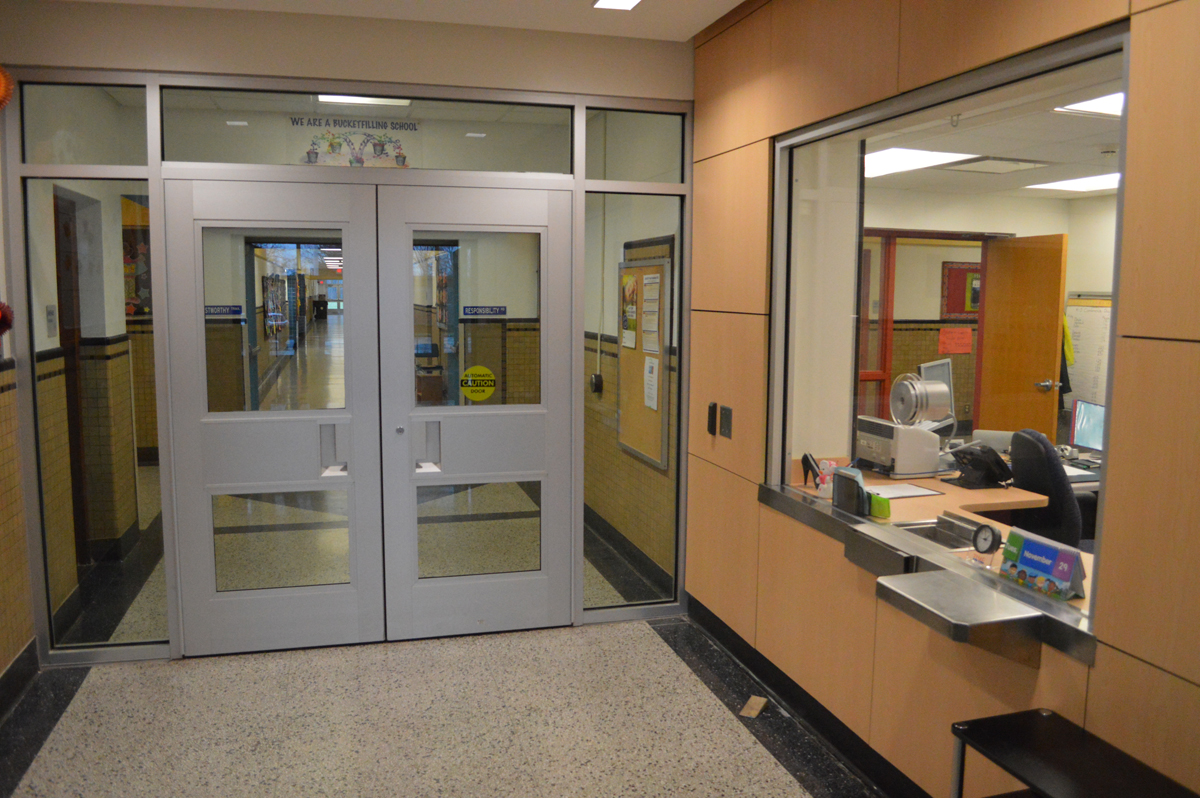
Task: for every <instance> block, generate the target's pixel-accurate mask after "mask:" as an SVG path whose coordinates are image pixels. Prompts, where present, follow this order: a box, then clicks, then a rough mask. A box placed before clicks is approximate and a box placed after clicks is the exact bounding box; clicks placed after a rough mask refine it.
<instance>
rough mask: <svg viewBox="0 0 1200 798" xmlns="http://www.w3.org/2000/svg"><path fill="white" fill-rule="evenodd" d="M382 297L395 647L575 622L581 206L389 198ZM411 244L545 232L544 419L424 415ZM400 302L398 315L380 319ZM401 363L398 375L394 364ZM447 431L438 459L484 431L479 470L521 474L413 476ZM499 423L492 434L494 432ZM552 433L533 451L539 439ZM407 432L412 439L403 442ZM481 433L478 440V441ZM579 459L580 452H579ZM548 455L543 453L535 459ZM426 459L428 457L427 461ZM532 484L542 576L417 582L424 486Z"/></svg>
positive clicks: (494, 196)
mask: <svg viewBox="0 0 1200 798" xmlns="http://www.w3.org/2000/svg"><path fill="white" fill-rule="evenodd" d="M379 220H380V221H379V232H380V241H379V250H380V258H379V280H380V282H379V286H380V291H379V296H380V319H381V322H380V334H381V338H382V340H385V341H388V342H389V346H391V347H393V348H394V350H395V351H397V352H400V353H401V354H400V355H399V356H398V357H399V359H398V360H397V361H391V362H388V361H385V360H383V358H384V357H386V355H387V353H386V349H381V352H380V355H381V361H380V375H381V376H380V388H381V395H382V408H381V409H382V427H383V431H384V432H383V462H384V467H383V476H384V483H383V484H384V528H385V542H384V561H385V570H386V572H387V575H388V576H387V586H386V602H387V637H388V639H389V640H402V639H412V638H420V637H435V636H443V635H455V634H472V633H479V632H497V631H506V630H513V629H528V628H535V627H546V626H565V625H569V624H570V623H571V622H572V615H573V613H572V581H573V572H574V570H575V568H574V559H575V557H576V554H577V552H576V550H575V549H576V540H575V538H576V534H575V532H576V530H575V528H574V525H573V522H572V519H573V513H572V507H573V504H572V502H573V499H574V493H573V485H572V482H573V474H572V467H571V466H572V454H573V451H574V446H575V445H576V443H575V442H574V441H573V440H572V429H573V425H572V406H571V402H572V397H573V390H572V388H573V380H572V363H573V359H572V351H571V341H572V340H573V339H572V335H571V329H572V328H571V321H572V306H573V298H572V297H573V295H572V289H573V280H572V270H573V262H572V192H570V191H558V190H550V189H524V188H513V189H497V188H448V187H440V188H439V187H425V186H380V188H379ZM414 231H421V232H425V231H429V232H438V231H447V232H449V231H495V232H535V231H536V232H540V233H541V250H542V263H541V266H540V276H541V280H540V285H539V290H540V292H541V296H540V308H541V324H540V327H541V336H542V337H541V399H542V402H541V404H540V405H510V406H483V407H421V408H418V407H416V388H415V384H414V381H415V374H414V371H415V370H414V367H413V360H412V354H411V353H412V352H413V351H414V346H415V340H414V330H413V319H412V294H413V279H412V240H413V232H414ZM386 300H394V302H395V303H396V304H398V305H399V307H400V308H401V309H402V312H400V313H395V312H392V311H391V310H390V309H388V308H385V307H384V306H383V303H384V302H385V301H386ZM396 362H398V363H399V364H400V365H399V367H394V366H393V363H396ZM431 421H438V422H441V423H442V428H441V435H442V450H443V452H445V451H446V450H447V448H453V445H454V436H455V435H456V434H463V435H465V434H467V432H466V431H465V430H463V429H461V428H460V429H459V430H458V433H456V432H455V428H456V425H464V424H465V425H470V426H473V427H475V430H476V434H478V437H477V438H475V439H474V440H479V441H480V442H481V443H482V444H483V445H482V446H480V447H479V449H480V450H479V452H478V453H477V454H478V459H477V461H476V463H477V464H479V463H486V462H488V461H491V462H493V463H496V462H498V461H500V460H503V459H504V458H506V457H508V458H511V459H512V460H516V461H517V462H516V463H514V464H513V465H515V466H516V467H514V468H505V467H496V468H492V469H490V470H487V469H482V468H477V469H476V470H472V466H471V465H468V464H464V463H446V462H445V461H444V460H443V466H444V470H443V472H441V473H437V474H425V473H423V474H420V475H418V474H416V473H415V468H414V465H415V462H416V456H415V455H416V454H419V453H421V452H418V449H421V445H422V443H423V441H422V436H421V434H420V431H421V430H422V429H423V427H424V425H425V424H426V423H427V422H431ZM489 422H490V423H489ZM539 425H541V427H540V429H541V430H542V431H543V433H544V434H543V436H542V440H541V441H538V440H537V437H538V436H537V432H536V431H537V430H538V429H539ZM399 428H403V429H404V430H405V431H404V432H403V433H399V432H397V430H398V429H399ZM479 433H482V434H479ZM579 445H582V443H580V444H579ZM539 446H541V451H536V449H537V448H538V447H539ZM421 451H423V449H422V450H421ZM524 480H537V481H539V482H540V483H541V485H542V490H541V504H542V506H541V530H542V534H541V543H542V548H541V568H540V570H538V571H527V572H514V573H501V574H483V575H472V576H458V577H440V578H431V579H419V578H418V576H417V556H416V552H417V523H416V521H417V503H416V488H417V486H418V485H446V484H464V483H473V484H474V483H490V482H511V481H524Z"/></svg>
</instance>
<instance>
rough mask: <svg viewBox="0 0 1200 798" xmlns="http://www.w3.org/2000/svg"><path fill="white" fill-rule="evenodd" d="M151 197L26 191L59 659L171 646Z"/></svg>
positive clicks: (129, 185)
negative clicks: (106, 649)
mask: <svg viewBox="0 0 1200 798" xmlns="http://www.w3.org/2000/svg"><path fill="white" fill-rule="evenodd" d="M148 193H149V190H148V185H147V183H146V182H145V181H142V180H48V179H47V180H42V179H39V180H27V181H26V182H25V198H26V241H27V246H28V259H29V260H28V264H29V266H28V268H29V313H28V316H27V318H28V320H29V324H30V328H31V332H32V340H33V347H34V353H35V357H34V360H35V370H36V380H35V381H34V386H35V397H36V414H37V428H36V432H37V447H38V481H39V487H40V494H41V501H42V521H43V543H44V548H45V560H46V585H47V591H48V596H47V600H48V602H49V608H50V614H51V632H52V635H53V638H54V643H55V645H57V646H71V645H95V644H103V643H144V642H154V641H160V640H165V639H166V637H167V605H166V598H167V590H166V580H165V576H164V571H163V564H162V553H163V541H162V513H161V502H160V497H159V470H158V469H159V467H158V418H157V405H156V398H155V395H156V394H155V385H156V382H155V368H154V335H155V313H154V310H155V302H154V299H155V298H154V297H153V295H152V292H151V283H150V276H151V268H152V265H153V264H154V253H155V250H154V248H153V247H152V246H151V244H152V242H151V240H150V234H149V229H150V224H149V198H148V196H147V195H148Z"/></svg>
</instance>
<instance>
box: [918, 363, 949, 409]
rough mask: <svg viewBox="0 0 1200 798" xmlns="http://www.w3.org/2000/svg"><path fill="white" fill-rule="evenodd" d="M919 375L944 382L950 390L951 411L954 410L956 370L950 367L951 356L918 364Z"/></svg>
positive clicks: (925, 378) (922, 377)
mask: <svg viewBox="0 0 1200 798" xmlns="http://www.w3.org/2000/svg"><path fill="white" fill-rule="evenodd" d="M917 376H918V377H920V378H921V379H923V380H931V381H934V382H940V383H944V384H945V386H946V387H947V388H948V389H949V390H950V412H951V413H953V412H954V370H953V369H952V368H951V367H950V358H948V357H947V358H943V359H942V360H931V361H930V362H928V363H922V364H921V365H919V366H917Z"/></svg>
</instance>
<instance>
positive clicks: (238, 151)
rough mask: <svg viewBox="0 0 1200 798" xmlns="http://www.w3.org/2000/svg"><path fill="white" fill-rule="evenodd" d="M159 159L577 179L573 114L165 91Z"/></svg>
mask: <svg viewBox="0 0 1200 798" xmlns="http://www.w3.org/2000/svg"><path fill="white" fill-rule="evenodd" d="M162 102H163V111H162V113H163V148H164V149H163V159H164V160H167V161H198V162H203V163H254V164H300V165H308V166H363V167H367V166H370V167H383V168H390V169H459V170H472V171H482V172H539V173H550V174H571V117H572V113H571V109H570V108H567V107H558V106H543V105H512V104H504V103H488V102H454V101H446V100H425V99H420V98H404V97H360V96H346V95H327V94H303V93H296V92H257V91H230V90H214V89H170V88H169V89H164V90H163V93H162Z"/></svg>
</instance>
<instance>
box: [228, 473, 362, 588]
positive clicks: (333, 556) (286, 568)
mask: <svg viewBox="0 0 1200 798" xmlns="http://www.w3.org/2000/svg"><path fill="white" fill-rule="evenodd" d="M212 512H213V549H214V555H215V559H216V578H217V591H218V592H220V591H226V590H260V589H265V588H274V587H303V586H305V585H340V584H347V583H349V581H350V521H349V512H350V511H349V506H348V501H347V493H346V491H344V490H325V491H321V490H310V491H297V492H294V493H251V494H243V495H238V496H230V495H218V496H213V497H212Z"/></svg>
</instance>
